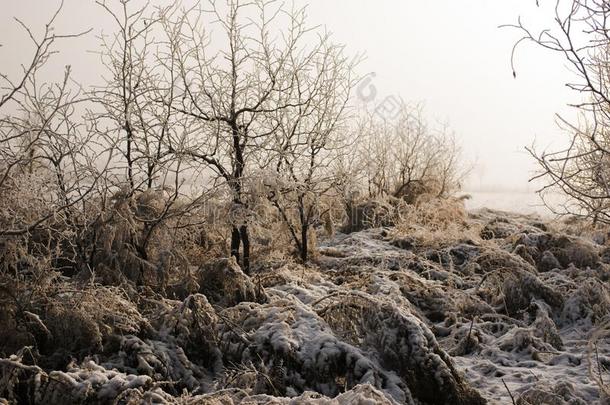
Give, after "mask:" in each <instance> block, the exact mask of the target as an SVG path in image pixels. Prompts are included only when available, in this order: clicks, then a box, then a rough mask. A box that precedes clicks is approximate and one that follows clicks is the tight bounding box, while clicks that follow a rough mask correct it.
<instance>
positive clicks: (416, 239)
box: [0, 210, 610, 405]
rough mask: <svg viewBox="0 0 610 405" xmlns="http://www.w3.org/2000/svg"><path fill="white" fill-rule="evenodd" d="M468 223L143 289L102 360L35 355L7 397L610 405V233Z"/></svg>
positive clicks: (489, 216)
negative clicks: (58, 362) (608, 392)
mask: <svg viewBox="0 0 610 405" xmlns="http://www.w3.org/2000/svg"><path fill="white" fill-rule="evenodd" d="M456 222H457V223H459V224H460V225H459V226H460V229H458V231H457V232H456V231H455V228H453V231H452V232H449V231H448V232H447V234H445V235H443V234H442V232H440V233H438V234H437V236H436V237H434V238H422V237H420V235H419V234H418V233H416V232H413V233H409V232H404V230H402V231H399V230H398V229H394V228H375V229H368V230H364V231H361V232H355V233H352V234H342V233H337V234H336V235H334V236H333V237H329V238H326V239H324V238H322V239H321V240H320V241H319V242H320V248H319V252H318V255H317V257H316V259H315V263H314V264H313V265H311V266H307V267H304V266H302V265H298V264H296V263H294V262H293V261H290V260H275V261H273V260H271V259H269V260H268V261H264V260H263V264H262V265H259V266H258V267H257V269H256V271H255V274H254V275H253V276H252V277H248V276H246V275H245V274H243V273H242V272H241V270H240V269H239V267H238V266H237V265H236V264H235V261H234V260H232V259H229V260H220V261H218V262H216V263H214V264H213V265H210V266H206V267H203V268H201V269H198V270H196V271H195V273H194V274H193V276H194V281H193V284H192V285H191V286H180V288H181V289H176V290H175V291H174V292H173V293H172V291H169V290H168V294H170V295H171V294H174V298H175V299H173V300H170V299H167V298H159V297H158V296H157V295H155V294H154V293H153V294H152V295H146V294H149V293H145V292H141V293H140V294H141V295H140V298H139V301H138V302H135V301H133V302H128V301H126V299H123V300H122V301H120V305H118V306H117V307H112V306H110V305H106V306H103V305H102V307H104V308H105V311H106V312H104V316H103V317H102V318H101V319H100V320H96V319H93V320H91V322H98V321H99V322H101V323H102V324H104V325H105V327H103V328H102V327H100V330H99V333H100V334H101V337H100V338H99V339H100V343H101V344H103V346H104V350H103V351H98V352H97V353H96V354H94V355H90V356H88V357H86V358H75V359H73V360H72V361H71V362H70V364H68V366H67V367H66V368H65V369H56V370H53V371H51V370H49V369H48V368H44V369H43V367H42V366H40V367H39V366H38V365H35V364H29V363H28V362H27V356H26V353H25V352H24V353H21V355H18V356H12V357H10V358H7V359H0V366H2V367H3V370H4V371H3V373H5V374H3V375H10V376H11V378H12V380H11V381H12V382H11V385H8V387H28V388H27V390H24V389H12V391H11V390H10V389H9V388H7V389H6V392H0V396H3V395H5V396H8V395H7V393H8V394H10V395H13V396H14V398H13V399H14V400H15V402H17V403H18V402H19V401H20V400H23V399H24V398H33V399H34V400H32V401H31V403H62V402H63V403H72V402H86V403H108V402H112V401H116V400H117V398H121V400H122V401H124V402H125V403H127V402H128V401H132V402H131V403H138V402H146V403H166V404H194V403H223V404H225V403H226V404H246V403H247V404H263V403H276V404H337V405H338V404H352V403H356V404H413V405H427V404H429V405H433V404H434V405H436V404H439V405H440V404H457V405H460V404H463V405H477V404H483V403H490V404H511V403H512V401H513V399H514V401H515V403H518V404H524V405H525V404H532V405H534V404H553V405H554V404H558V405H561V404H570V405H581V404H582V405H584V404H606V403H608V402H607V401H608V398H607V397H606V396H605V394H604V392H603V390H602V389H601V388H600V387H605V384H610V374H608V373H606V369H607V368H608V367H610V341H608V339H606V330H608V329H609V328H608V320H609V319H610V318H609V317H610V293H609V291H608V287H607V281H608V279H609V276H610V265H609V263H610V249H608V248H606V246H605V242H606V238H607V235H603V234H593V233H592V232H590V233H589V234H587V236H586V237H584V236H582V237H581V236H574V235H569V234H566V232H568V231H569V232H571V233H574V232H577V231H578V232H580V231H581V230H579V228H577V227H576V225H571V226H572V228H568V227H567V225H560V224H554V225H549V224H548V223H544V222H543V221H541V220H540V218H538V217H535V216H524V215H518V214H508V213H502V212H494V211H490V210H479V211H477V212H473V213H471V214H470V216H469V217H468V218H463V219H462V220H459V219H457V218H456ZM569 232H568V233H569ZM593 240H595V241H596V242H593ZM170 290H171V289H170ZM101 292H104V294H106V295H105V297H106V298H103V297H102V296H100V295H99V293H100V292H98V300H102V299H103V300H105V301H104V302H111V301H112V300H111V295H112V294H115V293H114V292H113V290H110V289H105V290H101ZM70 294H72V292H70V291H66V292H63V293H62V294H59V296H60V297H70ZM142 294H144V295H142ZM66 308H69V307H66ZM65 311H69V309H66V310H65ZM113 311H114V312H113ZM126 311H129V312H126ZM127 313H129V314H130V315H129V322H127V320H126V319H124V318H125V314H127ZM64 316H65V315H64ZM121 316H122V317H123V318H121ZM75 319H76V318H75ZM32 320H33V321H36V318H32ZM110 321H111V322H110ZM37 322H40V319H38V321H37ZM73 327H74V328H77V327H78V325H77V324H76V323H74V322H73ZM53 331H54V330H53V329H51V332H49V333H52V332H53ZM75 333H76V332H75ZM26 363H28V364H26ZM47 364H50V363H48V362H47ZM7 370H8V371H7ZM6 373H8V374H6ZM2 387H4V386H3V385H2V384H0V388H2ZM184 392H186V394H183V393H184ZM9 399H10V398H9Z"/></svg>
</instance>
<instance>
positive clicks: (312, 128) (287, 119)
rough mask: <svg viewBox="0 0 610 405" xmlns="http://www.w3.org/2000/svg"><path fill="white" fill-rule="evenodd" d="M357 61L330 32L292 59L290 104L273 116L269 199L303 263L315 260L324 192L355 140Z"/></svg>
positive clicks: (286, 98) (267, 166) (287, 100)
mask: <svg viewBox="0 0 610 405" xmlns="http://www.w3.org/2000/svg"><path fill="white" fill-rule="evenodd" d="M357 62H358V59H357V58H356V59H352V60H348V59H347V58H346V56H345V55H344V54H343V47H341V46H338V45H335V44H333V43H332V42H330V37H329V36H328V35H324V36H321V37H320V39H319V42H317V43H315V45H314V46H313V47H312V49H311V50H309V51H308V53H307V55H305V57H304V58H303V57H301V58H299V55H296V54H293V55H292V56H291V58H290V64H291V65H295V66H299V68H295V69H293V70H294V85H293V87H292V88H291V89H289V90H287V91H286V92H284V94H282V98H283V101H282V104H284V105H288V106H290V107H288V108H283V109H280V110H277V111H276V114H275V116H274V117H273V119H274V121H276V122H277V125H276V126H277V130H276V131H275V132H274V134H273V136H272V137H271V138H270V140H269V146H268V148H266V149H265V152H267V153H266V156H264V157H263V160H262V162H263V163H264V164H263V165H262V168H263V169H267V170H269V172H271V173H272V175H271V178H270V179H267V185H268V189H269V193H268V198H269V200H270V201H271V203H272V204H273V205H274V206H275V207H276V208H277V210H278V211H279V213H280V215H281V217H282V219H283V220H284V222H285V223H286V225H287V227H288V230H289V232H290V235H291V237H292V240H293V241H294V244H295V247H296V248H297V250H298V251H299V255H300V258H301V260H302V261H303V262H307V260H308V259H309V245H310V243H309V232H310V228H311V227H312V225H314V224H315V223H317V222H319V221H320V216H321V213H322V212H321V211H322V210H323V207H322V206H321V205H322V204H321V203H322V200H323V196H324V195H325V194H327V193H328V192H329V191H330V190H331V189H332V188H333V186H334V185H335V183H336V181H337V178H336V176H335V175H336V172H335V171H333V163H334V162H335V161H336V160H337V159H339V158H340V157H342V156H345V154H347V153H348V148H349V146H352V145H353V142H351V141H350V139H349V137H348V136H347V134H348V131H347V128H346V125H345V124H346V120H347V119H348V118H349V115H348V110H347V106H348V102H349V100H350V94H351V90H352V88H353V87H354V85H355V83H356V81H357V78H356V77H355V75H354V67H355V65H356V63H357ZM267 149H269V150H268V151H267ZM265 158H266V159H265Z"/></svg>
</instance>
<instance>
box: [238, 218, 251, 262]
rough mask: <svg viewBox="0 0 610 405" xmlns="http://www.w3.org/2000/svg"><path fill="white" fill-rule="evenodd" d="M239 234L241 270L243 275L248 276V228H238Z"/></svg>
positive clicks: (244, 226) (243, 226)
mask: <svg viewBox="0 0 610 405" xmlns="http://www.w3.org/2000/svg"><path fill="white" fill-rule="evenodd" d="M239 233H240V235H241V243H242V244H243V262H242V269H243V271H244V273H246V274H250V238H249V236H248V227H247V226H246V225H242V226H241V227H240V228H239Z"/></svg>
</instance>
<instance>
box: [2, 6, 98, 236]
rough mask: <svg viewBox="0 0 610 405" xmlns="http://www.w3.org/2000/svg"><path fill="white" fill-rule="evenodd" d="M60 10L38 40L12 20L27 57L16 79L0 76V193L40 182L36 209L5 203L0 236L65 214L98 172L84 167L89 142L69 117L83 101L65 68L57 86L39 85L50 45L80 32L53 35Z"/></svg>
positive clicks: (89, 187) (92, 185)
mask: <svg viewBox="0 0 610 405" xmlns="http://www.w3.org/2000/svg"><path fill="white" fill-rule="evenodd" d="M62 5H63V4H62ZM60 11H61V5H60V7H59V8H58V10H57V11H56V13H55V14H54V15H53V16H52V18H51V19H50V20H49V22H48V23H47V24H46V25H45V28H44V32H43V34H42V35H41V36H37V35H35V34H34V32H33V31H32V30H31V29H30V28H28V27H27V26H26V25H25V24H24V23H23V22H21V21H20V20H17V19H16V21H17V23H18V24H19V25H20V26H21V27H22V28H23V29H24V31H25V32H26V34H27V35H28V37H29V38H30V40H31V41H32V44H33V47H34V51H33V55H32V57H31V59H30V62H29V63H28V64H27V65H25V66H22V73H21V76H20V77H19V78H18V79H11V78H10V77H9V75H8V74H4V73H0V80H1V81H2V90H1V91H2V92H3V94H1V95H0V112H2V114H3V115H2V117H1V118H0V189H1V190H2V192H3V194H4V195H5V196H8V195H9V194H10V192H11V191H9V190H12V191H15V190H17V189H19V187H22V184H21V183H22V182H23V181H28V180H34V177H39V178H40V177H44V179H45V181H43V182H41V183H37V182H35V183H36V184H38V186H39V187H40V188H39V189H38V190H37V192H36V194H35V195H34V196H33V198H35V199H36V200H39V202H40V207H41V208H42V209H38V210H33V211H32V210H20V209H19V208H18V205H17V206H15V205H12V204H10V203H8V204H7V205H6V207H5V208H6V209H5V212H4V214H5V215H3V217H4V218H3V219H4V220H7V221H9V222H8V223H4V224H3V225H2V229H0V235H3V236H19V235H24V234H27V233H30V232H32V231H33V230H35V229H36V228H38V227H40V226H41V225H42V224H44V223H45V222H47V221H49V220H54V221H56V220H57V219H58V217H59V216H61V215H64V216H65V215H69V214H67V212H68V211H69V210H70V209H71V208H73V207H74V206H75V205H77V204H79V203H80V202H82V201H83V200H84V199H85V197H86V196H87V195H89V194H90V193H91V192H92V191H93V190H94V189H95V184H96V182H97V180H98V179H99V177H100V171H98V170H96V169H94V167H93V166H91V165H90V163H91V160H90V159H91V157H92V154H91V149H90V148H89V147H88V146H87V144H86V143H87V141H89V140H90V138H88V137H87V135H86V134H85V132H86V131H82V125H80V124H79V123H78V122H77V121H75V119H74V117H75V114H76V112H75V109H76V107H77V106H79V105H81V104H83V103H85V102H87V98H86V97H83V96H82V94H81V92H80V91H78V90H76V91H74V90H73V89H71V86H70V84H71V83H70V68H69V67H67V68H66V70H65V74H64V77H63V78H62V80H61V81H60V82H59V83H57V84H46V83H44V82H43V83H41V82H40V81H39V76H40V72H41V71H43V68H44V66H45V64H46V63H47V62H48V60H49V59H50V58H51V57H52V56H53V54H54V53H56V51H55V45H56V43H57V42H58V41H62V40H65V39H69V38H75V37H79V36H82V35H85V34H86V32H81V33H76V34H58V33H56V32H55V29H54V27H53V24H54V23H55V20H56V19H57V16H58V15H59V13H60ZM38 169H40V170H42V172H41V171H40V170H38ZM102 171H103V170H102ZM47 175H50V177H47ZM85 178H86V180H85ZM9 200H10V199H8V198H7V200H5V201H7V202H8V201H9ZM7 210H8V211H7Z"/></svg>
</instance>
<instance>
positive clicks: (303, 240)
mask: <svg viewBox="0 0 610 405" xmlns="http://www.w3.org/2000/svg"><path fill="white" fill-rule="evenodd" d="M308 230H309V226H308V225H307V224H303V225H302V226H301V260H302V261H303V264H305V263H307V260H308V255H309V247H308V245H309V243H308V241H307V231H308Z"/></svg>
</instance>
